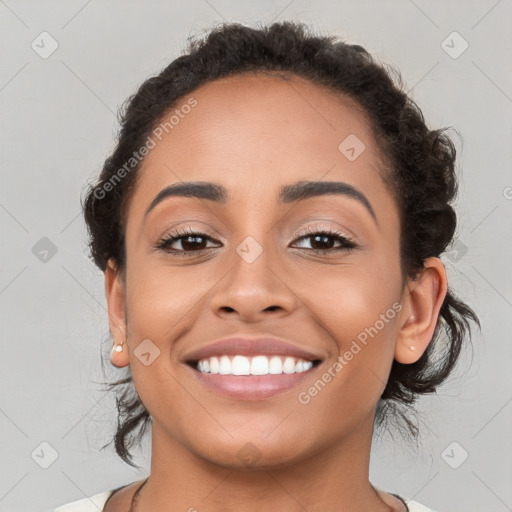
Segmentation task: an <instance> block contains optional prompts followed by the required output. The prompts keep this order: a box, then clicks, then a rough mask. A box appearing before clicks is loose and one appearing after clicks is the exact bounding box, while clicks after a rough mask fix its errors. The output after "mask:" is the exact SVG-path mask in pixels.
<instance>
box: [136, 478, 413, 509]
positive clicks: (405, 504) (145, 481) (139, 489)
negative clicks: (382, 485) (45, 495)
mask: <svg viewBox="0 0 512 512" xmlns="http://www.w3.org/2000/svg"><path fill="white" fill-rule="evenodd" d="M148 479H149V476H148V477H147V478H146V479H145V480H144V482H142V485H141V486H140V487H139V488H138V489H137V490H136V491H135V494H134V495H133V498H132V502H131V504H130V509H129V510H128V512H135V505H136V503H137V498H138V497H139V493H140V491H141V490H142V488H143V487H144V486H145V485H146V483H147V481H148ZM372 487H373V486H372ZM374 489H375V488H374ZM393 496H395V497H396V498H398V499H399V500H400V501H401V502H402V503H403V504H404V506H405V509H406V510H407V511H409V506H408V505H407V503H406V502H405V501H404V500H403V498H402V497H401V496H398V495H397V494H393Z"/></svg>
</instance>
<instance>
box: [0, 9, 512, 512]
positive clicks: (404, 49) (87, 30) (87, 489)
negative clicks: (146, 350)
mask: <svg viewBox="0 0 512 512" xmlns="http://www.w3.org/2000/svg"><path fill="white" fill-rule="evenodd" d="M285 19H289V20H300V21H305V22H307V23H309V24H310V25H311V26H312V27H313V28H314V29H316V30H318V31H321V32H323V33H334V34H336V35H338V36H339V37H340V38H342V39H344V40H347V41H349V42H353V43H359V44H362V45H363V46H364V47H366V48H367V49H368V50H369V51H370V52H371V53H373V54H374V55H375V56H376V57H377V58H378V59H379V60H380V61H381V62H385V63H388V64H391V65H394V66H396V67H398V68H399V69H400V71H401V73H402V76H403V78H404V80H405V82H406V84H407V87H408V89H409V90H410V91H411V94H412V96H413V98H414V99H415V100H416V101H417V102H418V103H419V105H420V106H421V108H422V110H423V113H424V115H425V118H426V119H427V122H428V124H429V126H430V127H432V128H437V127H453V129H452V130H450V134H451V135H452V136H453V138H454V141H455V143H456V145H457V149H458V162H459V172H460V194H459V198H458V200H457V203H456V207H457V212H458V214H459V226H458V230H457V239H456V242H455V244H454V246H453V247H452V248H451V249H450V251H449V252H448V253H447V254H445V255H444V256H443V258H442V259H443V262H444V263H445V265H446V267H447V270H448V277H449V280H450V285H451V286H452V288H453V289H454V290H455V291H456V292H457V293H458V294H459V295H460V296H461V297H462V298H463V299H464V300H466V301H467V302H468V303H469V304H470V305H471V306H472V307H473V308H474V309H475V310H476V311H477V313H478V314H479V316H480V319H481V321H482V325H483V328H482V333H481V334H480V333H478V332H476V333H475V335H474V343H473V345H474V349H473V351H470V350H466V351H465V353H464V357H463V359H462V361H461V365H460V366H459V369H458V371H457V373H456V374H455V375H454V377H453V378H452V379H450V381H449V383H447V384H446V385H445V386H443V388H442V389H441V390H440V391H439V393H438V394H437V395H435V396H431V397H428V398H425V399H423V400H422V401H421V402H420V404H419V411H420V412H421V418H423V419H422V422H421V429H420V438H419V441H418V442H417V443H414V442H410V443H407V442H405V441H403V440H402V439H401V438H399V437H398V438H397V437H395V439H392V438H391V437H390V436H389V435H383V436H382V437H379V438H378V439H377V440H376V441H375V444H374V452H373V459H372V464H371V478H372V481H373V483H374V484H375V485H378V486H380V487H381V488H383V489H386V490H388V491H391V492H397V493H400V494H402V495H404V496H407V497H410V498H414V499H415V500H417V501H420V502H422V503H424V504H426V505H428V506H430V507H432V508H433V509H435V510H436V511H437V512H482V511H483V510H485V511H486V512H502V511H503V512H505V511H506V510H512V486H511V482H512V462H511V461H512V440H511V439H512V438H511V436H510V432H511V423H512V421H511V420H512V385H511V384H512V372H511V371H510V365H511V362H512V357H511V356H512V343H511V339H510V325H511V323H510V317H511V316H512V293H511V290H512V287H511V282H512V272H511V261H512V260H511V257H510V256H511V247H512V238H511V236H510V235H511V222H510V218H511V212H512V188H511V187H512V175H511V172H510V169H511V147H512V143H511V142H512V137H511V135H512V134H511V131H512V130H511V112H512V83H511V82H512V73H511V71H512V68H511V64H510V63H511V62H512V59H511V58H510V57H511V47H512V44H511V40H512V36H511V34H512V33H511V31H510V20H511V19H512V4H511V2H510V1H509V0H501V1H496V0H485V1H484V0H480V1H440V0H437V1H426V0H415V1H412V0H396V1H383V2H371V1H368V0H365V1H355V0H354V1H346V0H318V1H314V2H313V1H301V0H292V1H290V0H275V1H271V0H262V1H260V2H249V1H233V0H208V1H206V0H191V1H189V2H178V1H176V0H168V1H156V0H153V1H145V2H142V1H140V2H135V1H133V0H132V1H114V0H110V1H101V0H89V1H87V0H69V1H66V2H64V1H62V2H56V1H23V0H18V1H15V0H5V1H0V34H1V40H2V44H1V45H0V52H1V69H0V105H1V151H0V161H1V185H0V223H1V245H0V247H1V249H0V255H1V268H0V308H1V321H0V329H1V332H0V334H1V348H0V364H1V371H0V379H1V385H0V431H1V436H0V450H1V452H0V464H1V468H0V510H1V511H4V512H6V511H9V512H16V511H24V512H26V511H29V510H34V511H36V510H39V511H44V510H47V509H50V508H51V507H54V506H57V505H59V504H62V503H66V502H69V501H73V500H77V499H81V498H83V497H84V496H88V495H89V496H90V495H92V494H95V493H97V492H100V491H104V490H107V489H110V488H113V487H116V486H119V485H123V484H127V483H129V482H132V481H135V480H138V479H141V478H142V477H144V476H145V475H146V474H147V471H148V468H149V438H147V439H146V442H145V444H144V445H143V450H142V451H139V452H137V451H136V462H137V463H138V464H139V465H141V466H142V469H140V470H134V469H132V468H130V467H129V466H127V465H126V464H124V463H123V462H122V461H121V459H119V458H118V457H117V456H116V454H115V452H114V450H113V448H112V446H109V447H108V448H106V449H104V450H101V449H100V448H101V446H103V445H104V444H105V443H107V442H108V441H109V440H110V438H111V436H112V433H113V431H114V427H115V423H116V412H115V409H114V400H113V397H112V396H111V395H108V394H106V393H104V392H102V391H101V389H102V386H101V382H102V380H103V374H102V370H101V354H102V351H103V352H104V353H105V351H106V352H107V353H108V349H109V339H108V337H109V333H108V323H107V314H106V310H105V298H104V288H103V275H102V274H101V272H100V271H98V270H97V269H96V267H94V265H93V264H92V262H91V261H90V260H89V259H88V258H87V255H86V252H85V250H86V231H85V225H84V222H83V220H82V217H81V213H80V202H79V198H80V193H81V190H82V187H83V186H84V184H85V183H86V182H87V180H90V179H91V178H92V177H94V176H96V175H97V173H98V172H99V170H100V168H101V166H102V164H103V161H104V159H105V158H106V157H107V156H108V155H109V152H110V151H111V150H112V149H113V143H114V138H115V135H116V130H117V128H118V124H117V120H116V112H117V109H118V108H119V106H120V105H121V103H122V102H123V101H124V100H125V99H126V97H128V96H129V95H130V94H132V93H133V92H135V90H136V88H137V87H138V85H139V84H140V83H141V82H142V81H143V80H144V79H146V78H147V77H149V76H150V75H152V74H155V73H157V72H159V71H160V70H161V69H162V68H163V67H164V66H166V65H167V64H168V63H169V62H170V61H171V60H172V59H174V58H176V57H177V56H179V54H180V52H181V51H182V50H183V49H184V48H185V46H186V41H187V38H188V37H189V36H191V35H194V34H198V33H201V32H202V31H204V30H206V29H208V28H210V27H211V26H213V25H215V24H218V23H220V22H222V21H239V22H243V23H246V24H249V25H253V26H254V25H256V24H257V23H258V22H266V23H269V22H271V21H275V20H285ZM42 33H45V34H42ZM52 50H54V51H53V53H52ZM458 134H460V135H458ZM102 347H103V349H102ZM107 363H108V361H107Z"/></svg>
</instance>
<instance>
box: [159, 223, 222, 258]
mask: <svg viewBox="0 0 512 512" xmlns="http://www.w3.org/2000/svg"><path fill="white" fill-rule="evenodd" d="M207 242H216V240H214V239H213V238H211V237H209V236H208V235H206V234H205V233H200V232H197V231H194V230H192V228H190V227H186V228H184V229H176V230H174V231H171V232H170V233H169V234H168V235H166V236H165V237H164V238H161V239H160V240H159V241H158V243H157V245H156V248H157V249H160V250H162V251H165V252H169V253H171V254H174V255H176V256H188V255H191V254H190V253H194V255H198V254H202V253H204V252H206V251H207V250H208V249H211V247H206V244H207ZM219 243H220V242H219ZM173 245H174V246H175V247H173ZM176 246H178V248H176ZM179 246H181V248H179ZM187 253H188V254H187Z"/></svg>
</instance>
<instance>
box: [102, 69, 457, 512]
mask: <svg viewBox="0 0 512 512" xmlns="http://www.w3.org/2000/svg"><path fill="white" fill-rule="evenodd" d="M193 97H194V98H196V100H197V102H198V103H197V106H196V107H195V108H194V109H192V111H191V112H190V113H189V114H188V115H187V116H186V117H185V118H184V119H182V120H180V122H179V124H177V125H176V126H175V127H174V128H173V130H172V131H170V132H169V133H168V134H167V135H165V136H164V137H163V139H162V141H161V142H159V143H158V144H157V146H156V147H155V148H154V149H152V150H151V152H150V154H149V155H148V156H147V157H146V159H145V161H144V163H143V166H142V168H141V171H140V172H141V174H140V179H139V181H138V183H137V186H136V188H135V190H134V193H133V196H132V197H131V200H130V202H129V206H128V209H127V217H126V249H127V264H126V271H125V273H124V274H123V273H122V272H119V271H118V270H117V268H116V266H115V262H113V261H110V262H109V266H108V267H107V269H106V272H105V289H106V296H107V302H108V311H109V319H110V329H111V333H112V336H113V340H114V345H119V344H121V343H125V345H124V350H123V351H122V352H113V353H112V364H114V365H115V366H118V367H123V366H126V365H130V367H131V372H132V375H133V379H134V383H135V387H136V389H137V392H138V394H139V396H140V398H141V400H142V402H143V403H144V406H145V407H146V408H147V410H148V411H149V413H150V414H151V416H152V418H153V427H152V461H151V473H150V477H149V480H148V483H147V484H146V486H145V487H144V488H143V490H142V492H141V493H140V496H139V500H138V503H137V507H136V510H139V511H140V510H154V511H155V512H156V511H164V510H169V508H168V505H169V504H172V507H173V510H184V511H185V510H194V508H191V507H195V509H197V510H198V511H200V512H214V511H221V510H222V511H224V512H225V511H228V512H230V511H235V510H240V504H243V509H244V511H247V512H253V511H263V510H271V509H274V510H283V511H287V512H288V511H289V512H295V511H303V510H308V511H320V510H337V511H340V512H348V511H350V512H354V511H361V512H362V511H368V510H372V511H374V512H384V511H388V512H389V511H401V510H403V505H402V504H401V502H399V501H398V500H397V499H396V498H394V497H392V496H391V495H390V494H387V493H384V492H383V491H376V490H375V489H374V488H373V487H372V486H371V484H370V482H369V473H368V468H369V457H370V446H371V439H372V432H373V424H374V417H375V407H376V404H377V402H378V399H379V397H380V395H381V393H382V391H383V389H384V387H385V382H386V380H387V378H388V375H389V372H390V368H391V364H392V362H393V359H396V360H398V361H400V362H402V363H405V364H409V363H413V362H415V361H417V360H418V359H419V358H420V357H421V355H422V354H423V352H424V351H425V349H426V348H427V346H428V344H429V343H430V341H431V338H432V335H433V332H434V329H435V326H436V323H437V320H438V316H439V310H440V307H441V304H442V302H443V299H444V297H445V295H446V290H447V282H446V274H445V270H444V266H443V264H442V263H441V261H440V260H439V259H438V258H429V259H427V260H426V262H425V267H424V270H423V271H422V272H421V274H420V275H419V277H418V278H417V279H416V280H406V281H405V282H404V281H403V280H402V273H401V269H400V259H399V236H400V222H399V215H398V210H397V205H396V203H395V200H394V198H393V195H392V193H391V191H390V190H389V188H388V186H387V184H386V183H385V182H384V180H383V176H385V172H386V171H385V169H384V167H383V164H382V161H381V158H380V155H379V148H378V146H377V144H376V142H375V140H374V138H373V136H372V132H371V125H370V124H369V122H368V121H367V119H366V117H365V116H364V114H363V113H362V112H361V111H360V110H359V109H358V108H357V107H356V106H355V105H354V104H353V102H351V101H350V100H349V99H348V98H345V97H343V96H340V95H336V94H335V93H333V92H330V91H328V90H327V89H325V88H323V87H321V86H318V85H315V84H312V83H310V82H309V81H306V80H304V79H301V78H298V77H295V76H293V77H289V79H288V80H284V79H283V78H282V77H280V76H278V75H272V74H267V75H262V74H252V75H246V76H238V77H235V78H229V79H220V80H216V81H214V82H212V83H209V84H207V85H205V86H203V87H201V88H199V89H197V90H196V91H194V93H193ZM187 99H188V98H184V99H183V100H182V102H180V104H179V105H177V107H176V108H179V107H180V105H182V104H185V103H186V101H187ZM350 134H355V135H356V136H357V137H358V138H359V139H360V140H361V141H363V143H364V144H365V150H364V151H363V152H362V153H361V154H360V156H359V157H358V158H357V159H356V160H354V161H349V160H348V159H347V158H346V157H345V156H344V155H343V154H342V153H341V152H340V151H339V149H338V146H339V144H340V143H341V142H342V141H343V140H344V139H345V138H346V137H347V136H348V135H350ZM300 180H324V181H343V182H346V183H349V184H351V185H353V186H354V187H356V188H357V189H358V190H359V191H361V192H362V193H363V194H364V195H365V196H366V198H367V199H368V201H369V202H370V203H371V206H372V208H373V210H374V212H375V215H376V218H377V223H376V222H375V221H374V219H373V218H372V216H371V215H370V214H369V212H368V211H367V209H365V207H364V206H363V205H362V204H361V203H360V202H359V201H357V200H355V199H353V198H351V197H348V196H345V195H324V196H318V197H313V198H308V199H305V200H302V201H299V202H297V203H294V204H286V205H281V204H279V203H278V201H277V194H278V190H279V188H280V187H281V186H283V185H289V184H292V183H295V182H297V181H300ZM180 181H206V182H214V183H217V184H222V185H223V186H224V187H226V189H227V190H228V193H229V200H227V201H226V202H225V203H224V204H220V203H214V202H212V201H207V200H205V199H197V198H186V197H179V198H178V197H172V198H167V199H166V200H164V201H163V202H161V203H160V204H158V205H157V206H156V207H155V208H154V209H153V210H152V211H151V212H150V213H149V215H148V216H147V218H146V219H144V212H145V210H146V208H147V207H148V205H149V204H150V203H151V201H152V200H153V199H154V197H155V196H156V195H157V194H158V192H160V190H162V189H163V188H164V187H166V186H168V185H171V184H173V183H177V182H180ZM186 226H190V228H192V230H193V231H194V232H199V233H204V234H206V235H207V236H208V237H210V239H212V241H208V242H207V243H208V245H200V247H201V248H202V247H207V248H208V249H207V251H208V252H207V254H202V255H195V254H194V253H193V252H192V251H193V249H192V250H191V249H190V247H191V246H190V245H189V246H188V248H189V251H190V252H189V253H188V254H189V256H187V257H179V256H174V255H172V254H170V253H168V252H165V251H163V250H157V249H155V245H156V244H157V242H158V241H159V239H161V238H162V237H164V236H165V235H167V234H168V233H169V231H170V230H172V229H173V228H180V227H186ZM304 227H311V228H314V231H313V232H315V231H316V232H318V231H322V230H323V229H328V228H330V227H333V228H335V229H336V230H338V231H340V232H342V233H343V234H345V235H347V236H350V237H351V238H352V239H353V240H354V241H355V243H356V244H357V245H358V247H357V248H356V249H353V250H351V251H338V252H335V251H333V250H332V249H330V251H331V252H329V249H327V250H326V251H325V252H324V253H323V254H315V253H312V252H311V249H312V248H318V247H322V246H319V245H318V244H317V245H315V241H314V239H313V238H312V237H309V238H306V239H302V240H299V239H300V237H297V236H296V234H297V233H298V232H299V230H301V229H302V228H304ZM317 228H318V229H317ZM247 236H251V237H253V238H254V239H255V240H256V241H257V242H258V243H259V244H260V246H261V248H262V249H263V252H262V254H261V255H260V256H259V257H258V258H257V259H256V260H255V261H254V262H252V263H247V262H246V261H245V260H244V259H242V258H241V257H240V256H239V255H238V253H237V252H236V248H237V246H238V245H239V244H240V243H241V242H242V241H243V240H244V239H245V238H246V237H247ZM329 240H331V239H329ZM181 241H183V239H182V240H181ZM181 241H176V242H175V243H174V244H173V246H172V247H173V248H174V249H176V250H183V249H184V246H183V245H182V244H181ZM331 244H332V247H334V248H337V247H339V245H340V244H339V242H337V241H336V240H335V239H332V242H331ZM192 247H197V245H196V246H192ZM323 247H325V246H323ZM397 302H398V303H399V304H400V305H401V310H400V311H399V313H397V314H396V316H395V317H394V318H393V319H391V320H389V321H388V322H387V323H386V324H385V327H384V328H382V329H381V330H379V332H378V334H377V335H375V336H374V337H373V338H370V342H369V343H368V344H367V345H366V346H364V348H363V349H362V350H361V351H360V352H359V353H358V354H357V355H356V356H354V358H353V359H352V360H351V361H350V362H348V364H346V366H344V368H343V370H342V371H340V372H338V373H337V374H336V376H335V378H333V379H332V380H331V382H329V383H328V385H326V386H325V387H324V388H323V389H322V390H321V392H319V393H318V394H317V395H316V396H315V397H313V398H312V399H311V400H310V402H309V403H307V404H301V403H299V401H298V400H297V395H298V393H299V392H300V391H304V390H307V389H308V388H309V387H310V386H311V385H312V384H314V382H315V381H316V380H317V379H318V378H321V376H322V374H323V373H325V372H326V371H327V369H328V368H329V367H333V365H334V364H335V362H336V361H337V358H338V357H339V356H343V354H344V353H345V352H346V351H347V349H348V348H349V347H350V345H351V343H352V341H353V340H355V339H356V338H357V336H358V334H359V333H361V332H362V331H364V329H365V328H367V327H370V326H373V325H374V324H375V322H376V321H377V320H378V319H379V315H380V314H382V313H385V312H386V311H388V310H389V309H390V308H391V307H392V305H393V304H394V303H397ZM236 334H238V335H244V334H245V335H273V336H277V337H280V338H283V339H287V340H290V341H291V342H292V343H294V344H296V345H298V346H300V347H304V348H305V349H307V350H310V351H312V352H314V353H317V354H319V355H321V357H322V359H323V362H322V365H321V366H320V367H319V368H317V369H316V370H315V372H314V374H312V375H313V376H310V377H309V380H307V381H306V384H301V385H300V386H299V387H298V388H294V389H292V390H290V391H286V392H284V393H281V394H278V395H276V396H274V397H271V398H268V399H265V400H259V401H243V400H235V399H232V398H227V397H224V396H221V395H218V394H215V393H214V392H212V391H210V390H209V389H207V388H206V387H205V386H203V385H202V384H200V383H199V382H198V381H197V380H196V379H195V378H194V376H193V370H191V368H190V367H188V366H187V365H186V364H185V362H184V361H183V358H184V356H185V355H186V354H187V353H189V352H190V351H192V350H194V349H196V348H199V347H203V346H205V345H208V344H210V343H211V342H212V341H214V340H217V339H219V338H223V337H227V336H231V335H236ZM145 339H150V340H151V341H152V342H153V343H154V344H155V345H156V346H157V347H158V349H159V350H160V355H159V357H157V358H156V359H155V360H154V362H153V363H152V364H151V365H149V366H145V365H144V364H142V363H141V362H140V361H139V360H138V358H137V357H136V356H135V354H134V350H135V349H136V348H137V346H138V345H139V344H140V343H141V341H142V340H145ZM411 346H413V347H414V350H411V348H410V347H411ZM249 442H250V443H252V444H253V445H254V446H255V447H256V449H257V450H258V452H259V455H260V459H259V460H258V461H257V463H256V464H255V465H254V466H253V467H247V466H246V465H245V463H244V462H243V460H241V458H240V457H239V455H238V452H239V450H240V449H241V448H242V447H243V446H244V445H245V444H246V443H249ZM138 485H139V483H134V484H132V485H130V486H128V487H126V488H124V489H123V490H122V491H120V492H118V493H116V495H114V496H113V498H112V499H111V500H110V501H109V503H108V504H107V509H106V510H108V511H109V512H112V511H115V510H119V511H124V512H126V511H127V510H128V509H129V504H130V500H131V497H132V495H133V493H134V491H135V489H136V488H137V486H138Z"/></svg>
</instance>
